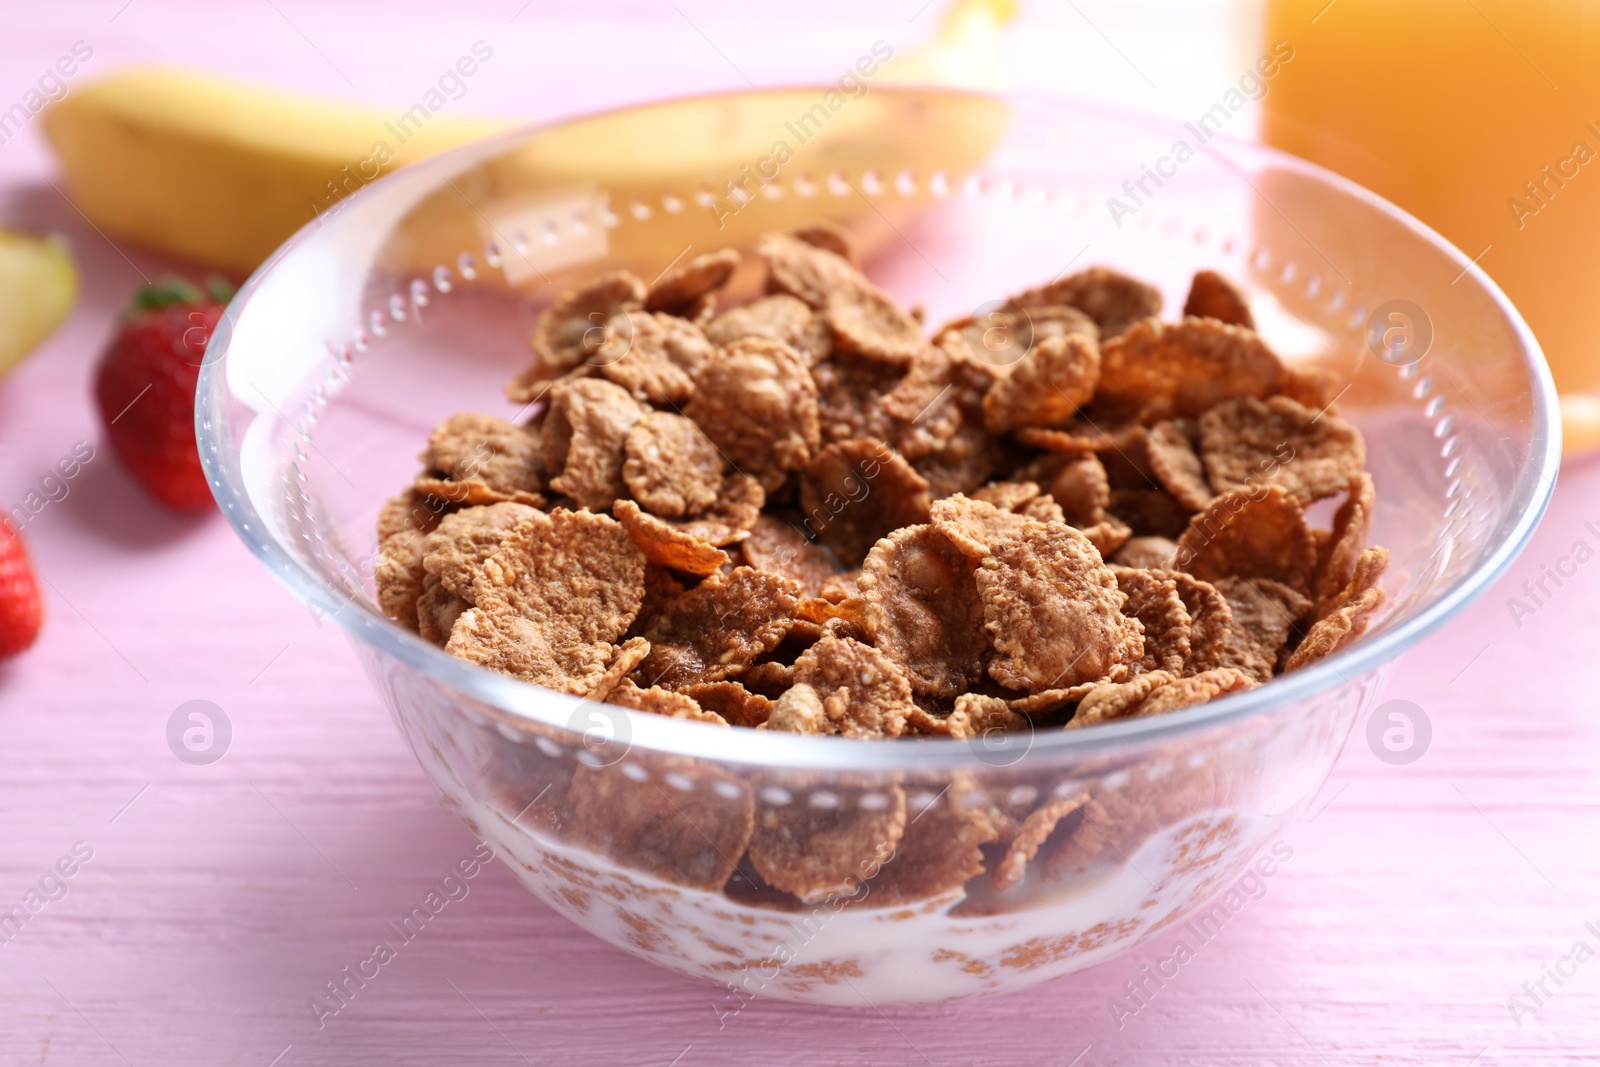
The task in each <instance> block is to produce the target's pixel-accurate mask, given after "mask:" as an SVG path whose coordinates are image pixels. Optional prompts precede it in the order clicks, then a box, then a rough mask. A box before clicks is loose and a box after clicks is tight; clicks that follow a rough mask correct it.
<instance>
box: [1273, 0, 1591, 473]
mask: <svg viewBox="0 0 1600 1067" xmlns="http://www.w3.org/2000/svg"><path fill="white" fill-rule="evenodd" d="M1266 35H1267V36H1266V39H1267V40H1269V41H1276V40H1284V41H1287V42H1289V44H1290V45H1292V46H1293V47H1294V49H1295V59H1294V62H1293V63H1292V64H1288V65H1286V66H1285V67H1284V69H1283V73H1282V75H1281V76H1280V77H1278V78H1277V79H1276V80H1275V81H1274V82H1273V84H1272V90H1271V92H1270V93H1269V94H1268V96H1267V98H1266V99H1265V100H1264V101H1263V109H1264V110H1263V119H1262V122H1263V135H1264V137H1265V139H1266V140H1267V141H1268V142H1269V143H1271V144H1274V145H1276V146H1277V147H1280V148H1283V149H1285V150H1287V151H1289V152H1293V153H1294V154H1296V155H1299V156H1303V157H1305V158H1307V159H1310V160H1312V161H1314V162H1317V163H1321V164H1323V165H1324V166H1327V167H1329V168H1331V169H1333V170H1335V171H1338V172H1340V173H1341V174H1344V175H1347V176H1348V177H1350V178H1352V179H1354V180H1355V181H1357V182H1359V183H1361V184H1362V185H1365V186H1367V187H1368V188H1370V189H1372V190H1374V191H1375V192H1377V193H1379V194H1380V195H1382V196H1384V197H1387V198H1388V199H1390V200H1393V201H1394V202H1395V203H1397V204H1399V205H1400V206H1401V207H1403V208H1405V209H1406V210H1407V211H1410V212H1411V213H1412V214H1414V215H1416V216H1417V217H1419V218H1421V219H1422V220H1423V221H1424V222H1426V223H1428V224H1429V225H1430V226H1432V227H1434V228H1435V229H1437V230H1439V231H1440V232H1441V233H1443V234H1444V235H1445V237H1447V238H1449V239H1450V240H1451V241H1452V242H1454V243H1455V244H1456V245H1457V246H1458V247H1460V248H1461V249H1462V250H1463V251H1465V252H1466V254H1467V255H1468V256H1473V257H1477V259H1478V263H1479V264H1480V265H1481V266H1482V267H1483V268H1484V270H1486V271H1487V272H1488V273H1489V275H1490V276H1491V277H1492V278H1494V279H1495V280H1496V281H1497V282H1499V283H1500V285H1501V286H1502V287H1503V288H1504V289H1505V290H1506V292H1507V293H1508V294H1509V295H1510V297H1511V299H1512V301H1513V302H1514V303H1515V304H1516V305H1517V307H1518V309H1519V310H1520V311H1521V312H1522V314H1523V315H1524V316H1525V317H1526V318H1527V320H1528V324H1529V325H1530V326H1531V327H1532V328H1533V332H1534V334H1535V335H1536V336H1537V337H1538V338H1539V341H1540V344H1541V345H1542V346H1543V348H1544V351H1545V355H1546V356H1547V357H1548V358H1549V360H1550V365H1551V368H1552V370H1553V371H1554V373H1555V378H1556V384H1557V387H1558V388H1559V389H1560V390H1561V392H1562V395H1563V412H1564V415H1565V416H1566V422H1567V425H1568V429H1569V433H1570V434H1575V435H1576V438H1575V439H1574V440H1572V441H1571V442H1570V443H1571V444H1580V443H1583V439H1584V438H1585V437H1587V436H1590V435H1595V434H1597V432H1600V431H1597V427H1600V420H1596V419H1594V418H1593V415H1594V413H1595V412H1596V411H1597V410H1600V306H1597V304H1600V299H1597V298H1600V0H1333V2H1332V3H1329V2H1328V0H1269V3H1268V14H1267V27H1266ZM1585 412H1587V413H1588V416H1587V417H1585V415H1584V413H1585ZM1575 419H1576V422H1577V424H1575ZM1586 419H1587V422H1588V423H1590V425H1587V426H1586V425H1583V423H1584V422H1585V421H1586Z"/></svg>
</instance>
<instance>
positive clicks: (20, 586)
mask: <svg viewBox="0 0 1600 1067" xmlns="http://www.w3.org/2000/svg"><path fill="white" fill-rule="evenodd" d="M43 620H44V605H43V603H41V601H40V599H39V583H38V582H37V581H36V580H35V579H34V577H33V567H32V565H30V564H29V563H28V552H27V549H25V548H23V547H22V538H21V537H20V536H19V535H18V534H17V531H16V530H15V529H13V528H12V526H11V523H10V522H9V521H8V520H7V519H6V517H5V516H4V515H0V659H10V658H11V657H12V656H15V655H16V654H17V653H18V652H21V651H22V650H23V649H25V648H27V647H28V646H29V645H31V644H33V640H34V638H36V637H38V636H39V624H40V622H42V621H43Z"/></svg>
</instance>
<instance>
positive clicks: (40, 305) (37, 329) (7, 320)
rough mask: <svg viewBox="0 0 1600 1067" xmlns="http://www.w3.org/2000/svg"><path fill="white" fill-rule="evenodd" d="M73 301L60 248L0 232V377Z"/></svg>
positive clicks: (71, 275)
mask: <svg viewBox="0 0 1600 1067" xmlns="http://www.w3.org/2000/svg"><path fill="white" fill-rule="evenodd" d="M77 298H78V272H77V271H76V270H75V269H74V268H73V266H72V257H71V256H69V255H68V254H67V247H66V245H65V244H64V243H62V242H61V241H60V240H59V239H56V238H50V237H46V238H38V237H27V236H24V235H23V234H19V233H11V232H10V231H7V230H0V374H4V373H5V372H6V371H8V370H10V369H11V367H12V365H13V364H14V363H16V362H17V361H18V360H19V359H21V358H22V357H23V356H25V355H27V354H28V353H29V352H31V351H33V348H34V346H35V345H37V344H38V343H39V342H40V341H42V340H44V339H45V338H46V337H47V336H49V334H50V331H51V330H54V329H55V328H56V327H57V326H59V325H60V324H61V320H62V319H64V318H66V317H67V312H69V311H71V310H72V305H73V303H74V302H75V301H76V300H77Z"/></svg>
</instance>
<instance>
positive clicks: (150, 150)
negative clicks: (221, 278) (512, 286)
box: [44, 0, 1014, 273]
mask: <svg viewBox="0 0 1600 1067" xmlns="http://www.w3.org/2000/svg"><path fill="white" fill-rule="evenodd" d="M1013 7H1014V4H1013V2H1012V0H959V2H957V3H956V4H955V5H954V6H953V8H952V10H951V12H950V13H949V15H948V16H947V17H946V20H945V23H944V27H943V29H942V30H941V32H940V34H939V36H938V38H937V40H936V41H935V42H934V43H933V44H932V45H930V46H929V47H927V48H926V49H923V50H921V51H919V52H915V53H911V54H909V55H907V56H904V57H895V58H893V59H890V56H891V55H892V49H890V48H888V46H886V45H884V44H883V42H878V43H877V44H876V45H875V46H874V48H873V50H872V53H871V54H869V55H864V56H863V57H862V61H861V63H858V64H857V65H856V67H855V68H853V69H852V70H850V71H846V72H845V73H844V76H843V77H841V79H840V81H839V84H838V86H837V87H836V89H834V90H830V91H827V92H825V93H821V94H818V93H810V94H806V93H798V92H765V93H763V92H755V93H749V94H735V95H726V96H722V97H719V98H716V99H708V100H691V101H678V102H673V103H669V104H663V105H651V106H647V107H644V108H640V109H633V110H629V111H623V112H614V113H611V114H608V115H602V116H599V117H597V118H593V119H588V120H580V121H578V122H575V123H568V124H565V125H562V126H558V127H556V128H554V129H552V130H551V131H549V132H547V133H545V134H543V135H541V136H539V137H536V138H534V139H532V140H530V141H528V142H525V143H524V144H522V145H520V146H518V148H517V149H516V150H515V151H512V152H509V153H507V154H506V155H503V156H501V157H499V158H497V159H496V160H494V161H492V162H491V163H488V164H485V165H483V166H482V167H479V168H477V169H476V170H474V171H471V172H469V173H467V174H464V175H461V176H458V177H457V178H456V180H455V184H456V186H457V187H458V188H456V189H454V190H446V193H445V195H443V196H441V197H438V198H435V200H434V201H433V202H432V203H431V204H430V205H429V206H428V208H427V209H426V210H420V211H418V212H416V213H414V215H413V220H412V222H411V223H410V225H409V226H408V228H407V229H406V232H405V233H404V234H403V235H402V237H401V239H400V240H399V241H398V242H397V244H396V249H395V252H394V256H395V258H394V259H392V260H391V265H392V266H394V267H395V268H396V269H425V268H427V267H428V266H430V265H431V264H434V263H438V262H454V261H455V260H456V258H457V256H458V255H459V253H460V252H461V251H464V250H468V249H472V248H481V247H482V246H483V244H484V243H485V242H486V241H496V240H498V243H500V244H501V245H507V246H514V245H517V244H521V243H522V242H520V241H518V240H514V239H506V238H508V236H512V237H514V235H506V234H502V233H498V231H499V230H500V229H501V227H500V225H499V220H500V219H501V218H502V217H508V218H510V219H511V220H513V221H514V220H515V219H516V218H521V217H524V216H527V217H532V216H528V204H529V203H534V204H538V203H544V204H548V203H550V202H552V198H554V199H555V200H556V201H560V198H562V197H567V196H573V195H576V196H578V197H579V198H580V200H581V199H582V198H583V197H589V198H590V199H592V198H593V197H594V196H596V195H602V194H603V195H604V196H606V197H607V198H608V199H609V201H610V203H611V204H612V205H613V207H614V208H617V209H622V210H633V209H634V205H640V206H641V207H642V208H643V209H645V210H650V211H653V212H655V219H654V224H653V225H650V226H646V227H626V226H625V227H619V228H618V230H617V231H615V233H614V234H613V235H612V236H611V237H610V238H609V240H610V241H611V242H612V246H611V250H612V252H613V253H617V254H620V255H621V256H622V257H623V258H624V260H634V259H637V260H638V261H640V262H652V261H655V262H660V261H661V260H662V256H663V254H664V255H665V258H667V259H670V258H671V257H672V256H674V255H675V254H677V252H678V251H679V249H680V248H681V247H682V245H683V244H684V243H686V242H684V241H681V240H680V238H681V237H682V236H683V234H684V233H686V232H689V231H690V230H692V229H698V230H701V232H703V229H702V227H703V224H704V218H703V217H702V218H700V219H697V220H695V222H694V224H691V223H690V222H689V221H688V220H689V218H690V212H693V211H710V212H712V213H713V214H715V215H717V217H718V218H719V220H720V221H721V222H722V225H723V229H724V230H725V231H726V232H725V233H721V234H719V238H720V240H719V243H726V244H734V243H739V242H740V241H742V240H745V239H747V238H748V236H749V235H750V233H749V231H751V230H752V228H754V227H758V226H759V227H764V228H773V227H782V226H784V225H785V224H786V222H788V221H790V220H799V219H802V218H804V217H806V216H807V215H809V214H811V213H813V212H814V210H815V207H814V205H800V204H797V203H796V202H795V201H794V199H793V198H790V199H789V200H787V201H783V200H776V199H772V190H769V189H766V186H767V185H769V184H772V183H773V182H774V181H776V180H777V179H776V177H775V175H776V173H777V172H778V171H781V172H782V181H781V184H783V185H790V184H792V180H793V179H794V178H795V177H797V176H799V175H802V174H810V175H814V176H815V178H816V181H817V182H818V185H819V188H820V189H821V190H822V192H821V195H823V196H829V195H831V194H830V193H828V192H827V186H826V179H827V177H828V176H829V175H831V174H833V173H834V172H838V173H840V174H843V175H849V176H851V178H852V181H856V180H859V178H860V176H861V175H862V174H863V173H864V172H866V171H868V170H871V169H873V168H876V169H877V170H879V172H880V173H881V175H882V177H883V179H884V180H885V181H892V180H893V179H894V178H895V177H896V176H897V175H898V174H899V173H900V172H902V171H911V172H914V173H917V174H924V173H926V172H927V171H928V170H930V169H934V168H938V167H947V168H948V167H958V166H966V165H971V164H973V163H976V162H977V161H978V160H979V159H981V158H982V156H983V155H984V153H986V152H987V150H988V149H989V148H990V147H991V146H992V145H993V143H994V141H995V139H996V138H997V137H998V135H999V133H1000V131H1001V128H1002V127H1003V124H1004V109H1003V107H1002V106H1001V105H999V104H998V103H996V102H995V101H993V100H990V99H987V98H984V97H980V96H976V95H973V94H964V93H956V92H950V91H946V92H934V93H930V94H922V93H914V92H910V91H907V90H894V91H889V90H887V89H885V90H882V91H878V90H876V89H874V88H873V85H874V83H882V82H885V81H894V80H914V81H922V82H928V81H940V82H944V83H946V84H966V85H980V84H993V82H994V81H995V75H996V73H997V71H998V70H999V66H998V62H997V57H996V54H995V50H994V47H993V44H994V37H995V34H996V31H997V28H998V27H999V26H1000V25H1001V24H1002V23H1004V22H1005V21H1007V20H1008V19H1009V18H1010V17H1011V14H1012V9H1013ZM886 59H888V60H889V62H887V63H885V62H884V60H886ZM396 122H397V118H396V116H395V115H393V114H388V113H384V112H380V111H375V110H371V109H361V108H352V107H348V106H344V105H340V104H335V103H331V102H327V101H321V100H316V99H312V98H307V97H298V96H292V95H288V94H283V93H278V92H275V91H271V90H265V89H260V88H256V87H253V86H248V85H243V84H239V83H235V82H232V81H228V80H225V79H220V78H216V77H213V76H211V75H205V74H198V73H194V72H190V71H181V70H170V69H149V70H136V71H130V72H125V73H120V74H115V75H112V76H111V77H109V78H106V79H104V80H102V81H100V82H98V83H96V84H92V85H89V86H86V87H84V88H83V89H81V90H77V91H75V92H74V93H73V94H72V95H71V96H69V97H67V98H66V99H64V100H62V101H61V102H60V103H58V104H55V105H53V106H52V107H51V108H50V109H49V110H48V111H47V112H46V114H45V116H44V129H45V133H46V136H47V137H48V138H49V140H50V143H51V144H52V146H53V147H54V148H55V151H56V154H57V156H58V157H59V159H60V162H61V166H62V170H63V171H64V172H65V176H66V183H67V186H68V190H69V194H70V195H71V197H72V199H73V201H74V203H75V204H76V205H77V206H78V208H79V209H80V210H82V211H83V213H84V214H85V215H86V216H88V217H89V218H90V219H91V220H93V221H94V223H95V224H96V225H98V226H100V227H101V228H102V229H104V230H106V231H107V232H108V233H111V234H113V235H116V236H119V237H125V238H128V239H131V240H133V241H136V242H138V243H140V244H144V245H147V246H149V247H151V248H155V249H158V250H160V251H163V252H168V253H172V254H175V255H178V256H182V257H184V258H187V259H192V260H195V261H197V262H199V263H202V264H205V265H207V266H210V267H215V268H220V269H223V270H227V271H231V272H233V273H245V272H248V271H249V270H251V269H253V268H254V267H255V266H257V265H258V264H259V263H260V262H261V261H262V260H264V259H265V258H266V257H267V256H268V255H269V254H270V253H271V252H272V250H273V249H274V248H276V247H277V246H278V245H279V244H281V243H282V242H283V241H284V240H286V239H287V238H288V237H289V236H290V235H291V234H293V233H294V232H295V231H296V230H298V229H299V228H300V227H302V226H304V225H305V224H306V223H308V222H310V221H311V220H312V219H313V218H314V217H316V216H317V215H318V214H321V213H323V212H326V211H329V210H334V209H336V208H337V206H338V203H339V201H340V200H342V199H343V197H345V196H346V195H348V194H349V193H350V192H353V191H354V190H355V189H357V188H359V187H360V186H361V185H363V184H365V183H366V182H368V181H371V180H373V179H375V178H376V177H377V176H378V174H379V173H387V172H388V171H390V170H392V169H394V168H395V167H399V166H404V165H405V164H407V163H411V162H414V161H416V160H418V159H421V158H424V157H425V156H428V155H431V154H433V153H435V152H438V151H442V150H444V149H446V148H450V147H453V146H455V145H458V144H462V143H464V142H467V141H470V140H474V139H477V138H479V137H482V136H484V135H486V134H489V133H493V132H495V131H497V130H501V129H505V128H508V126H509V125H510V124H509V123H508V122H505V121H495V120H463V119H457V118H453V117H451V116H450V115H448V114H435V115H432V116H431V117H429V118H427V120H426V121H425V122H423V123H421V124H420V128H419V129H418V128H413V127H412V126H410V125H407V126H406V127H405V129H404V130H401V129H400V128H398V127H397V125H396ZM401 133H404V134H406V135H408V136H407V138H406V139H405V140H403V141H402V140H401V139H400V137H399V136H397V135H398V134H401ZM780 143H782V144H783V145H784V147H785V149H786V152H784V151H779V150H778V145H779V144H780ZM777 156H783V157H784V158H781V159H779V158H776V157H777ZM769 173H771V174H773V175H774V177H773V178H768V176H767V175H768V174H769ZM708 196H709V197H710V198H711V200H710V201H709V202H708V201H707V197H708ZM747 198H750V199H747ZM848 199H850V200H853V201H859V203H854V204H850V203H846V202H845V198H839V203H837V204H833V205H830V210H833V209H834V208H837V211H835V212H834V213H835V214H836V215H838V216H839V217H840V218H841V221H845V222H846V223H848V224H851V225H853V226H855V224H857V223H859V224H860V225H859V227H857V228H859V229H861V230H862V231H863V236H864V238H865V240H866V243H867V244H868V245H869V246H870V244H871V243H872V241H873V239H874V237H878V238H881V237H882V233H883V232H884V231H886V230H887V231H891V232H892V227H893V226H895V225H898V222H899V221H900V219H901V218H904V217H905V209H906V208H907V207H909V206H910V201H909V200H905V201H904V202H903V203H897V210H885V211H883V212H882V213H881V215H882V217H879V214H880V212H879V209H877V208H872V206H871V205H870V204H867V203H866V202H865V200H864V199H863V198H862V197H859V196H854V195H853V194H852V195H851V196H850V197H849V198H848ZM452 201H454V202H452ZM563 203H564V201H563ZM672 204H680V205H681V206H682V208H683V210H682V217H681V218H678V219H673V218H670V217H669V216H671V215H673V214H674V212H672V211H671V210H665V209H664V207H663V205H672ZM869 208H870V209H871V210H869ZM507 212H509V213H510V214H509V216H507V215H506V213H507ZM537 214H538V212H537V211H535V212H534V215H537ZM572 247H573V246H569V247H568V249H567V251H568V252H569V253H570V251H571V248H572ZM508 254H511V250H510V249H509V248H508ZM516 255H517V256H518V257H519V258H521V259H526V260H528V261H529V263H530V265H532V266H534V269H535V270H539V271H541V272H542V271H543V269H544V268H543V267H541V266H538V265H537V264H539V263H544V264H547V265H549V266H550V267H551V269H559V267H560V266H561V262H560V256H556V257H555V258H554V259H552V258H551V254H550V253H548V252H541V253H540V256H542V259H539V258H535V257H532V256H531V254H530V253H527V252H526V246H525V251H524V253H517V254H516Z"/></svg>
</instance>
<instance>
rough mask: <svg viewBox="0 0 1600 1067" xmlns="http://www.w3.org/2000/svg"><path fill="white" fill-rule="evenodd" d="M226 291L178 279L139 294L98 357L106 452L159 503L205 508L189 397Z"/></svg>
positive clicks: (207, 498) (207, 500)
mask: <svg viewBox="0 0 1600 1067" xmlns="http://www.w3.org/2000/svg"><path fill="white" fill-rule="evenodd" d="M230 296H231V293H229V292H228V290H227V287H226V285H223V284H222V283H220V282H216V281H213V282H212V283H211V285H210V286H209V291H208V292H206V293H201V292H200V291H199V290H198V289H196V288H195V287H194V286H192V285H190V284H189V283H188V282H186V281H183V280H182V279H176V278H175V279H168V280H167V281H164V282H162V283H161V284H160V285H150V286H146V287H145V288H143V289H142V290H140V292H139V295H138V296H137V297H136V298H135V300H134V302H133V306H132V307H131V308H129V309H128V311H127V313H126V314H125V315H124V316H123V321H122V327H121V329H120V330H118V331H117V335H116V337H114V338H113V339H112V341H111V346H110V347H109V348H107V349H106V351H105V355H103V356H102V357H101V359H100V369H99V371H98V372H97V374H96V376H95V386H94V395H95V401H96V403H97V404H98V405H99V408H100V418H101V421H102V422H104V423H105V427H106V435H107V436H108V437H109V438H110V441H111V450H112V451H113V452H115V453H116V455H117V459H118V460H119V461H120V462H121V463H122V465H123V467H125V468H126V469H127V471H128V473H129V474H132V475H133V477H134V479H135V480H136V481H138V483H139V484H140V485H142V486H144V487H145V489H146V490H148V491H149V493H150V495H151V496H153V497H155V498H156V499H157V500H159V501H160V502H161V503H163V504H165V505H167V506H168V507H171V508H177V509H181V510H190V509H195V508H207V507H210V506H211V504H212V502H211V489H210V487H209V486H207V485H206V478H205V474H204V472H202V471H201V469H200V452H199V450H198V449H197V448H196V446H195V442H194V393H195V382H196V380H197V379H198V378H199V375H200V362H201V360H202V359H203V358H204V357H205V351H206V343H207V342H208V341H210V340H211V331H212V330H214V329H215V328H216V325H217V321H218V320H219V319H220V318H221V317H222V309H223V306H224V305H225V304H226V303H227V302H228V300H229V298H230Z"/></svg>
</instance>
